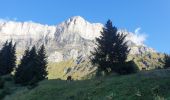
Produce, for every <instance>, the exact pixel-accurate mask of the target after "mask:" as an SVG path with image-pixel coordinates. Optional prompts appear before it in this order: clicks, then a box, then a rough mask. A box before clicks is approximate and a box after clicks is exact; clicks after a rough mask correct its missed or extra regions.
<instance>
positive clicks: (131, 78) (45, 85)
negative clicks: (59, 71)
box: [4, 69, 170, 100]
mask: <svg viewBox="0 0 170 100" xmlns="http://www.w3.org/2000/svg"><path fill="white" fill-rule="evenodd" d="M169 83H170V70H169V69H166V70H165V69H161V70H152V71H143V72H140V73H137V74H133V75H126V76H115V75H110V76H108V77H101V78H94V79H89V80H81V81H78V80H74V81H64V80H59V79H52V80H44V81H42V82H40V83H39V85H38V87H36V88H33V89H31V90H30V89H28V88H25V87H17V88H16V87H15V91H13V93H12V94H11V95H7V96H6V97H5V99H4V100H169V99H170V85H169ZM12 88H14V87H12Z"/></svg>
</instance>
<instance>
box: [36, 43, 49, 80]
mask: <svg viewBox="0 0 170 100" xmlns="http://www.w3.org/2000/svg"><path fill="white" fill-rule="evenodd" d="M38 64H39V65H38V67H39V71H38V72H39V80H43V79H45V78H46V76H47V71H46V68H47V57H46V51H45V46H44V45H42V46H41V47H40V49H39V50H38Z"/></svg>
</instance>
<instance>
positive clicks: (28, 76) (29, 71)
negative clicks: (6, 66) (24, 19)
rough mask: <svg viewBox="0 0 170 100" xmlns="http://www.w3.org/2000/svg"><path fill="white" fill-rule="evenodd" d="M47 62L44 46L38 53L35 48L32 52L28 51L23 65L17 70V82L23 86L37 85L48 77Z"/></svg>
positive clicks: (22, 61)
mask: <svg viewBox="0 0 170 100" xmlns="http://www.w3.org/2000/svg"><path fill="white" fill-rule="evenodd" d="M46 67H47V61H46V53H45V47H44V45H42V46H41V48H40V49H39V50H38V53H37V51H36V48H35V46H33V47H32V49H31V50H29V49H27V50H26V51H25V54H24V56H23V57H22V59H21V63H20V64H19V65H18V68H16V72H15V77H14V79H15V82H16V83H19V84H22V85H35V84H36V83H37V82H39V81H41V80H43V79H45V78H46V76H47V71H46Z"/></svg>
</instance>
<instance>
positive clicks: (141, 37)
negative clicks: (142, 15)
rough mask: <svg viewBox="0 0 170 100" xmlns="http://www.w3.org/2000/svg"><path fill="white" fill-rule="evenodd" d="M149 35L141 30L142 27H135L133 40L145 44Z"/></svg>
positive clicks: (138, 43)
mask: <svg viewBox="0 0 170 100" xmlns="http://www.w3.org/2000/svg"><path fill="white" fill-rule="evenodd" d="M147 37H148V36H147V35H146V34H145V33H143V32H141V28H140V27H138V28H136V29H135V33H134V34H133V37H132V38H133V42H135V43H136V44H137V45H144V42H145V40H146V38H147Z"/></svg>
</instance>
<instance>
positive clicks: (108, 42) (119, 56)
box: [91, 20, 130, 73]
mask: <svg viewBox="0 0 170 100" xmlns="http://www.w3.org/2000/svg"><path fill="white" fill-rule="evenodd" d="M125 38H126V35H124V34H123V33H118V29H117V28H116V27H114V26H112V22H111V21H110V20H108V21H107V23H106V25H105V27H104V28H103V31H102V32H101V36H100V37H99V38H96V42H97V43H96V45H97V47H96V48H94V52H92V55H93V57H92V59H91V61H92V64H94V65H97V66H98V71H104V72H105V73H108V72H109V69H110V70H112V71H115V72H116V70H117V67H118V66H115V64H116V65H117V64H118V63H125V62H126V59H127V55H128V53H129V51H130V50H129V49H128V46H127V42H126V41H125Z"/></svg>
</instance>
